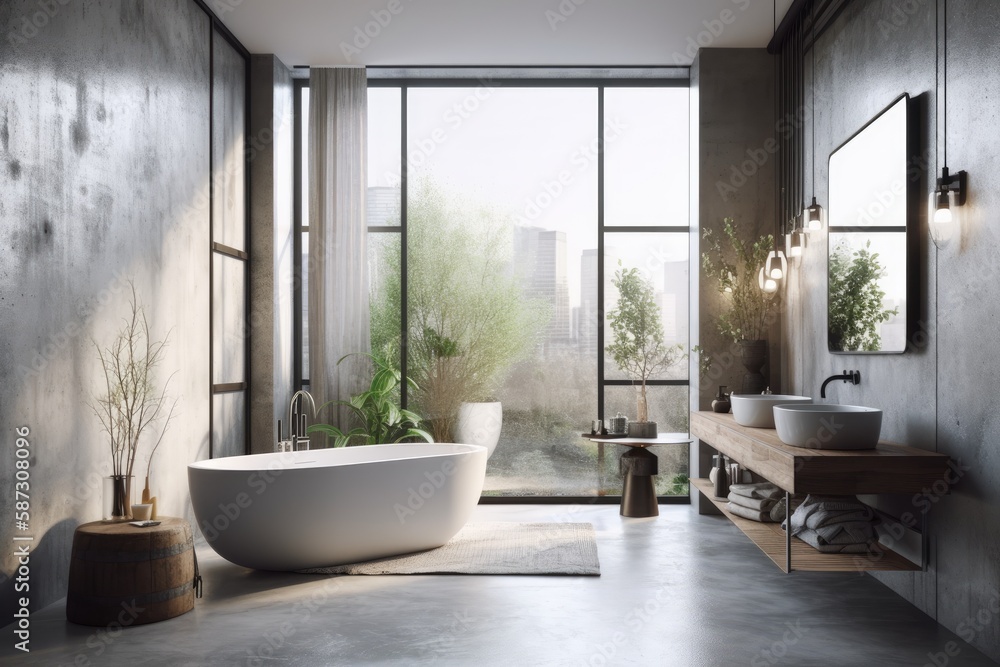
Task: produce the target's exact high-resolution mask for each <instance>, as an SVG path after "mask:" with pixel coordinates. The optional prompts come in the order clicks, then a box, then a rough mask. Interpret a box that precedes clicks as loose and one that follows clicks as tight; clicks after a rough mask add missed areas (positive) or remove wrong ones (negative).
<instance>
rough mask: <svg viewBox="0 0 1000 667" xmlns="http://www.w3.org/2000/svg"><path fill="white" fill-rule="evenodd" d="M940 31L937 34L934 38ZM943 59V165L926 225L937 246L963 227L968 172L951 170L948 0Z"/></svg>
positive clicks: (933, 193)
mask: <svg viewBox="0 0 1000 667" xmlns="http://www.w3.org/2000/svg"><path fill="white" fill-rule="evenodd" d="M936 37H937V35H936V34H935V42H936ZM943 37H944V40H943V41H944V59H943V72H942V74H943V77H942V78H943V83H942V82H939V81H938V80H937V72H935V82H934V83H935V84H936V85H937V84H940V87H941V91H942V102H943V104H942V105H941V107H942V112H943V116H944V118H943V125H944V160H943V162H944V166H943V167H942V168H941V176H940V177H939V178H938V179H937V187H935V188H934V190H933V191H932V192H931V194H930V198H929V199H928V215H927V226H928V228H929V231H930V235H931V240H932V241H933V242H934V245H935V246H937V247H938V248H944V247H945V246H947V245H948V243H949V242H951V239H952V238H953V237H954V236H955V235H956V234H957V232H958V230H959V227H960V219H959V211H958V210H957V209H958V207H960V206H963V205H965V195H966V183H967V174H966V173H965V172H964V171H960V172H958V173H957V174H951V173H950V172H949V171H948V0H944V35H943ZM936 56H937V51H936V49H935V64H936V63H937V57H936ZM941 125H942V123H935V126H934V136H935V142H934V144H935V151H936V150H937V149H938V146H939V142H938V141H937V132H938V128H939V127H941Z"/></svg>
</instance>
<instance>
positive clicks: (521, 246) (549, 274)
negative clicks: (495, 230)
mask: <svg viewBox="0 0 1000 667" xmlns="http://www.w3.org/2000/svg"><path fill="white" fill-rule="evenodd" d="M514 266H515V270H517V271H518V273H520V274H521V275H522V276H523V277H524V288H525V294H526V295H527V296H530V297H532V298H537V299H542V300H543V301H545V303H547V304H548V306H549V323H548V326H546V328H545V331H544V332H543V336H542V338H543V340H542V342H543V344H545V345H546V346H549V345H551V344H553V343H554V344H562V345H565V344H567V343H568V342H569V341H570V339H571V335H572V329H571V325H570V305H569V280H568V277H567V270H566V233H565V232H556V231H551V230H547V229H542V228H540V227H515V229H514Z"/></svg>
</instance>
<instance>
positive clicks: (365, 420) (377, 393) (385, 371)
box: [306, 354, 434, 447]
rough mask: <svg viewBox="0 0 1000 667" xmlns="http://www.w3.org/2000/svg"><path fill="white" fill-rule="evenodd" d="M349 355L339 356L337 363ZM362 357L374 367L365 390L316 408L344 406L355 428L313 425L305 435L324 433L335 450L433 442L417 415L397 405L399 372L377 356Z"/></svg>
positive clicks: (408, 382)
mask: <svg viewBox="0 0 1000 667" xmlns="http://www.w3.org/2000/svg"><path fill="white" fill-rule="evenodd" d="M349 356H351V355H346V356H344V357H341V358H340V360H339V361H337V364H340V362H341V361H343V360H344V359H346V358H347V357H349ZM364 356H366V357H368V358H369V359H371V360H372V364H373V365H374V367H375V373H374V375H373V376H372V380H371V384H370V386H369V387H368V390H367V391H363V392H361V393H360V394H355V395H354V396H352V397H351V400H350V401H329V402H328V403H324V404H323V405H322V406H320V408H319V410H320V411H322V410H323V409H324V408H326V407H327V406H329V405H343V406H345V407H347V408H348V409H349V410H350V411H351V413H353V415H354V416H355V418H356V420H357V421H358V425H357V426H356V427H354V428H352V429H350V430H348V431H344V430H343V429H341V428H338V427H336V426H333V425H331V424H313V425H312V426H310V427H309V428H308V429H306V433H309V434H312V433H324V434H326V435H328V436H330V437H331V438H333V439H334V440H333V446H334V447H346V446H349V445H380V444H392V443H397V442H403V441H404V440H407V439H411V438H415V439H420V440H424V441H425V442H434V438H433V437H432V436H431V434H430V433H428V432H427V431H425V430H423V429H421V428H420V421H421V419H420V415H418V414H416V413H415V412H411V411H409V410H403V409H402V408H400V407H399V405H398V402H397V400H396V395H397V392H398V389H399V383H400V381H401V378H400V373H399V371H398V370H396V369H395V368H393V367H392V366H391V365H390V364H389V363H387V362H385V361H384V360H380V359H379V358H378V357H375V356H373V355H371V354H365V355H364ZM407 385H408V386H409V387H410V388H411V389H414V390H415V389H416V388H417V386H416V384H415V383H414V382H413V381H412V380H408V381H407Z"/></svg>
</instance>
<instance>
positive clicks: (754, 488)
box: [729, 482, 785, 499]
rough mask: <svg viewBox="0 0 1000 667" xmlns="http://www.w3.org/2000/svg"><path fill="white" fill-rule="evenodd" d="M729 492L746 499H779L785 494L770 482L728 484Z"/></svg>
mask: <svg viewBox="0 0 1000 667" xmlns="http://www.w3.org/2000/svg"><path fill="white" fill-rule="evenodd" d="M729 492H730V493H735V494H736V495H738V496H744V497H746V498H768V499H774V498H780V497H781V496H783V495H784V494H785V492H784V491H782V490H781V489H779V488H778V487H777V486H775V485H774V484H771V483H770V482H758V483H756V484H730V485H729Z"/></svg>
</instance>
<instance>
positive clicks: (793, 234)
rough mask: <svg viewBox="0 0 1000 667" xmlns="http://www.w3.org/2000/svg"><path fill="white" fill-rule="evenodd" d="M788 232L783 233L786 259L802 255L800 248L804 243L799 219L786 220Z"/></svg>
mask: <svg viewBox="0 0 1000 667" xmlns="http://www.w3.org/2000/svg"><path fill="white" fill-rule="evenodd" d="M788 228H789V229H791V230H792V231H790V232H789V233H787V234H785V250H787V251H788V259H789V260H792V259H796V258H798V257H801V256H802V248H803V246H804V245H805V239H804V238H803V236H804V234H803V233H802V229H801V226H800V225H799V220H797V219H795V218H792V219H791V220H789V221H788Z"/></svg>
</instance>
